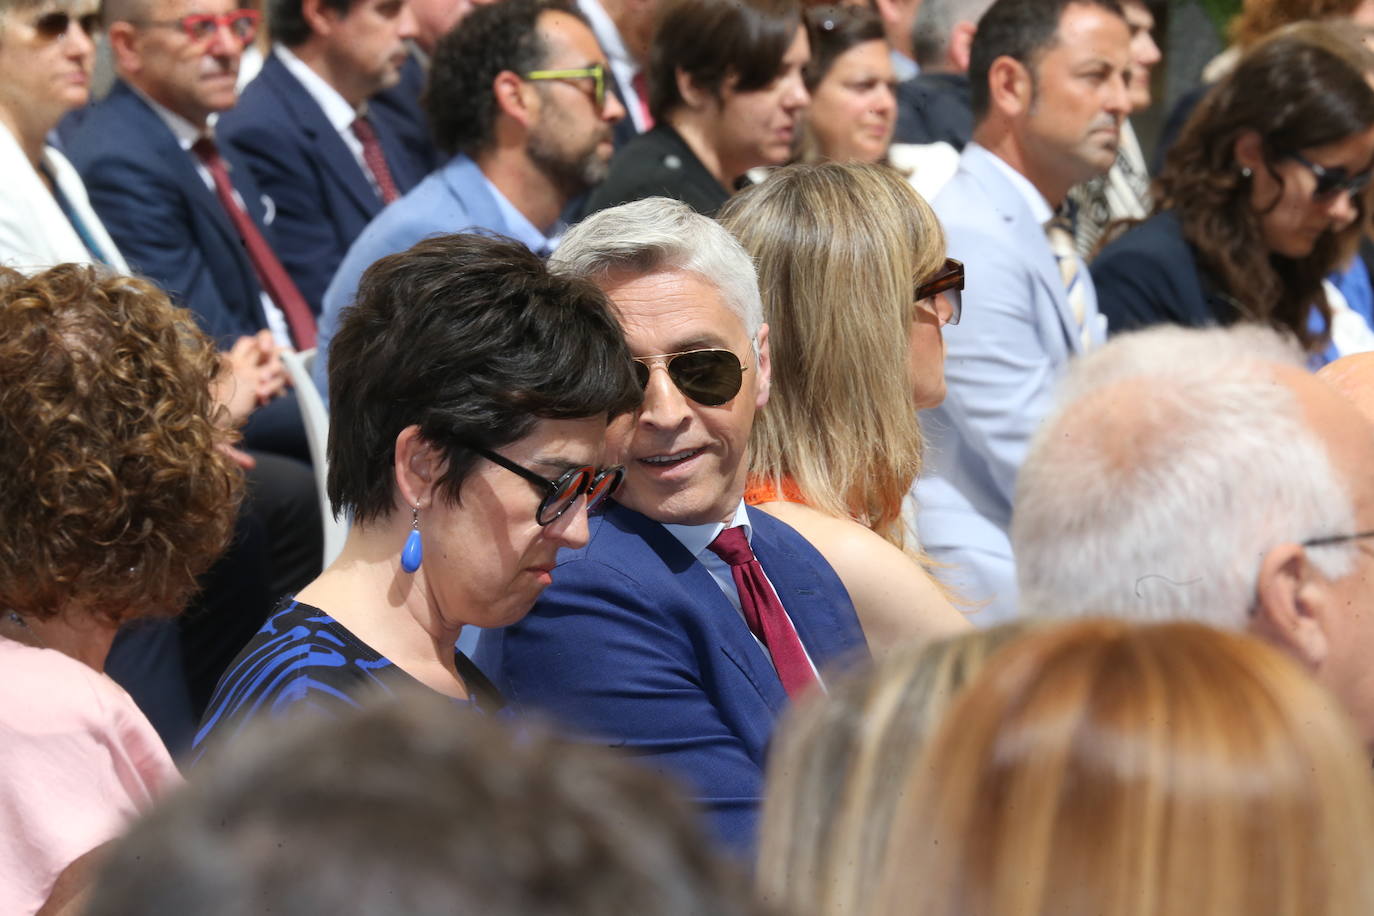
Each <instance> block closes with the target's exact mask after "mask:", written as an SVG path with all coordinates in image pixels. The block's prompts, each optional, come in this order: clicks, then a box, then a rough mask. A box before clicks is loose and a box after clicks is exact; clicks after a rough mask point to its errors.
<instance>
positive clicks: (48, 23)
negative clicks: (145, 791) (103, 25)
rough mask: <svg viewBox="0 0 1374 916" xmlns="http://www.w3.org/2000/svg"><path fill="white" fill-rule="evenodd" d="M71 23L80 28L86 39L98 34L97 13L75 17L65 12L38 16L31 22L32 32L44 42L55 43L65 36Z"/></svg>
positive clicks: (98, 20)
mask: <svg viewBox="0 0 1374 916" xmlns="http://www.w3.org/2000/svg"><path fill="white" fill-rule="evenodd" d="M73 22H75V23H76V24H77V25H79V26H81V31H83V32H85V33H86V35H87V37H90V38H94V37H95V36H97V35H99V34H100V14H99V13H82V14H81V15H80V16H77V15H74V14H72V13H69V12H67V11H66V10H53V11H52V12H51V13H44V14H43V15H41V16H39V17H38V18H37V19H35V20H34V21H33V30H34V31H35V32H37V33H38V37H39V38H42V39H43V40H44V41H56V40H57V39H59V38H63V37H65V36H66V34H67V31H68V30H69V29H70V28H71V27H72V23H73Z"/></svg>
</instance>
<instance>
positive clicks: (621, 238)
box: [475, 197, 865, 854]
mask: <svg viewBox="0 0 1374 916" xmlns="http://www.w3.org/2000/svg"><path fill="white" fill-rule="evenodd" d="M553 263H554V264H556V265H557V267H558V269H560V270H562V271H564V272H568V273H571V274H574V275H576V276H581V277H585V278H587V279H589V280H591V281H592V282H594V283H596V284H597V285H598V286H600V287H601V288H602V290H604V291H605V292H606V294H607V296H609V297H610V299H611V302H612V304H613V305H614V307H615V310H616V312H617V314H618V316H619V318H620V321H621V325H622V326H623V328H624V330H625V337H626V342H627V343H628V344H629V347H630V354H631V356H633V357H634V360H635V364H636V370H637V371H638V373H639V377H640V381H641V383H642V384H643V385H644V404H643V407H642V409H641V410H640V411H639V413H638V414H637V415H635V416H634V417H633V422H632V423H629V424H627V426H626V428H625V429H623V430H621V435H622V436H623V441H622V443H621V447H622V453H621V454H620V456H619V457H616V458H615V459H614V460H616V461H618V462H622V463H623V464H624V465H625V479H624V483H623V484H622V485H621V487H620V489H619V490H618V491H617V492H616V493H615V495H614V497H613V502H612V503H611V504H610V507H609V508H608V509H607V510H606V511H605V514H604V516H603V517H600V518H595V519H593V520H592V522H591V539H590V541H589V542H588V544H587V545H586V547H584V548H582V549H581V550H577V551H563V552H561V553H560V554H559V566H558V567H557V569H556V571H555V573H554V577H553V585H551V586H550V587H549V588H548V589H547V590H546V591H545V592H544V594H543V596H542V597H541V598H540V600H539V601H538V603H536V604H535V606H534V610H533V611H532V612H531V613H530V615H529V617H528V618H527V619H526V620H524V621H522V622H521V623H519V624H516V625H513V626H510V627H507V628H506V629H504V630H488V631H485V632H484V633H483V634H482V639H481V644H480V647H479V649H478V652H477V657H476V659H475V660H476V661H477V662H478V664H479V665H480V666H482V668H483V670H484V672H485V673H486V674H487V676H488V677H490V678H492V679H493V680H495V681H497V682H498V683H500V684H502V685H504V688H505V692H504V695H505V696H507V697H508V698H510V699H511V700H512V701H513V702H515V703H517V704H520V705H523V706H526V707H529V708H532V709H535V710H538V711H540V712H543V713H545V714H548V715H550V716H552V717H553V718H554V719H555V720H556V721H557V722H559V723H561V724H562V725H563V726H565V727H566V728H568V729H570V730H572V731H573V732H575V733H577V734H580V735H585V736H590V737H591V738H593V739H595V740H601V741H606V742H609V743H613V744H615V745H617V746H623V747H625V748H626V749H627V750H629V751H630V752H632V753H634V754H635V755H637V756H640V757H641V758H643V759H644V760H645V761H646V762H647V763H648V764H649V765H650V766H653V767H654V768H656V769H659V770H662V771H665V772H667V773H669V774H670V775H672V776H673V777H675V778H676V779H677V780H678V781H679V782H681V783H682V784H683V785H685V786H687V787H688V788H689V790H690V791H691V792H692V794H693V795H694V796H695V797H696V798H697V800H698V801H699V802H700V803H701V804H702V805H703V807H704V808H705V809H706V810H707V812H708V813H709V814H710V815H711V817H712V820H713V825H714V827H715V828H716V833H717V835H718V836H719V837H720V839H722V840H723V841H724V842H725V843H727V844H728V845H729V846H731V847H732V848H734V849H735V850H736V851H738V852H741V853H745V854H747V853H748V851H749V849H750V848H751V846H752V844H753V841H754V827H755V821H756V819H757V816H758V805H759V802H760V799H761V797H762V793H763V770H764V756H765V752H766V749H767V746H768V742H769V738H770V737H771V735H772V731H773V724H774V722H775V720H776V718H777V716H778V715H779V714H780V713H781V712H782V711H783V709H784V708H786V706H787V705H788V702H789V700H792V699H795V698H796V697H797V696H798V695H800V694H801V693H802V692H804V691H806V690H809V689H814V687H815V686H817V684H818V683H819V682H820V679H821V677H823V675H824V673H825V671H826V670H827V667H828V666H829V665H831V663H833V662H835V661H836V660H837V659H839V658H841V657H843V656H846V655H849V654H864V653H865V649H864V645H865V644H864V637H863V633H862V632H861V631H860V628H859V622H858V619H857V618H856V617H855V615H854V608H853V605H852V604H851V603H850V600H849V596H848V593H847V592H846V591H845V588H844V586H843V585H842V584H841V583H840V581H839V579H838V578H837V577H836V575H835V573H834V571H833V570H832V569H831V568H830V566H829V565H828V564H827V563H826V562H825V560H824V559H823V558H822V557H821V555H820V554H819V553H817V552H816V550H815V549H814V548H813V547H811V545H810V544H808V543H807V542H806V541H805V540H804V539H803V538H802V537H801V535H799V534H797V533H796V532H795V531H793V530H792V529H791V528H789V527H788V526H786V525H784V524H782V523H781V522H778V521H776V520H775V519H773V518H771V517H770V516H769V515H767V514H766V513H762V512H758V511H755V510H752V509H746V507H745V505H744V502H743V496H744V486H745V476H746V474H747V471H748V461H747V456H746V451H747V444H748V441H749V431H750V429H751V427H752V426H753V422H754V413H755V411H757V410H758V409H759V408H762V407H763V406H764V404H765V403H766V402H767V400H768V391H769V357H768V326H767V325H765V324H763V320H762V303H761V301H760V298H759V293H758V287H757V279H756V275H755V272H754V267H753V263H752V262H751V261H750V258H749V255H748V254H747V253H745V251H744V250H743V248H741V247H740V245H739V243H738V242H736V241H735V239H734V238H733V237H732V236H731V235H730V234H729V233H728V232H727V231H726V230H725V229H724V228H723V227H721V226H720V225H719V224H718V223H716V222H715V221H714V220H712V219H709V218H708V217H705V216H702V215H700V214H697V213H694V212H693V211H692V210H691V208H690V207H689V206H688V205H686V204H684V203H680V202H678V201H672V200H667V199H665V198H661V197H655V198H647V199H645V200H641V201H636V202H634V203H630V204H625V205H622V206H619V207H614V208H611V209H608V210H603V211H601V212H600V213H597V214H595V215H593V216H591V217H589V218H587V219H586V220H585V221H583V222H582V223H580V224H579V225H578V226H576V227H575V228H573V229H572V230H570V231H569V233H568V236H567V238H566V239H565V240H564V242H563V244H562V245H561V246H559V249H558V251H557V253H555V255H554V257H553ZM611 438H612V441H614V440H615V434H614V432H613V434H612V437H611Z"/></svg>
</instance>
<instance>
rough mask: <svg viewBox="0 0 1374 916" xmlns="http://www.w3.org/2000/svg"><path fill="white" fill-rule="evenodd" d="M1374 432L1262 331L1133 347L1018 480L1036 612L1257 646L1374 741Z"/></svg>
mask: <svg viewBox="0 0 1374 916" xmlns="http://www.w3.org/2000/svg"><path fill="white" fill-rule="evenodd" d="M1372 467H1374V427H1372V426H1371V425H1370V423H1369V422H1368V421H1367V420H1366V419H1365V418H1364V417H1363V416H1362V415H1361V414H1360V413H1359V412H1358V411H1357V410H1356V408H1355V407H1354V406H1353V405H1352V404H1351V403H1349V402H1348V401H1347V400H1346V399H1345V398H1343V397H1341V396H1340V395H1339V394H1338V393H1337V392H1336V391H1335V390H1334V389H1332V388H1331V387H1330V386H1328V385H1327V384H1325V383H1324V382H1323V381H1322V380H1320V379H1317V378H1314V377H1313V376H1312V375H1310V374H1309V373H1307V372H1306V371H1305V370H1304V369H1303V367H1302V359H1301V355H1300V354H1299V353H1298V352H1297V351H1296V349H1294V348H1292V347H1290V346H1289V345H1288V343H1287V342H1286V341H1285V340H1284V339H1283V338H1281V337H1280V336H1279V335H1278V334H1276V333H1274V332H1272V331H1269V330H1266V329H1263V328H1260V327H1256V326H1238V327H1234V328H1229V329H1208V330H1191V329H1183V328H1160V329H1155V330H1150V331H1145V332H1141V333H1137V334H1129V335H1124V336H1122V337H1120V338H1117V339H1115V340H1114V341H1112V342H1111V343H1109V344H1108V345H1107V346H1106V347H1104V348H1103V349H1101V350H1099V351H1098V352H1096V353H1094V354H1093V355H1091V356H1089V357H1087V358H1085V359H1084V360H1083V361H1082V362H1080V363H1079V365H1078V366H1077V367H1075V369H1074V370H1073V371H1072V372H1071V373H1070V375H1069V376H1068V378H1067V380H1066V382H1065V387H1064V389H1063V391H1062V393H1061V401H1060V406H1059V407H1058V409H1057V411H1056V412H1055V413H1054V414H1053V415H1051V417H1050V418H1049V419H1048V420H1047V421H1046V423H1045V425H1044V426H1043V427H1042V428H1041V429H1040V430H1039V432H1038V434H1037V435H1036V437H1035V439H1034V441H1033V443H1032V446H1031V449H1030V453H1029V455H1028V457H1027V460H1026V462H1025V464H1024V465H1023V466H1022V469H1021V474H1020V477H1019V479H1018V481H1017V493H1016V513H1015V518H1014V520H1013V524H1012V543H1013V546H1014V549H1015V552H1016V557H1017V570H1018V578H1019V585H1020V593H1021V600H1022V609H1023V611H1024V612H1025V613H1027V614H1032V615H1045V616H1060V617H1071V616H1088V615H1109V616H1120V617H1130V618H1136V619H1141V620H1168V619H1193V620H1200V621H1203V622H1206V623H1210V624H1213V625H1215V626H1219V627H1224V628H1227V629H1236V630H1248V631H1251V632H1253V633H1254V634H1256V635H1258V636H1260V637H1262V638H1264V639H1266V640H1268V641H1270V642H1272V643H1274V644H1276V645H1278V646H1279V647H1281V648H1282V649H1284V650H1285V651H1287V652H1288V653H1289V654H1290V655H1292V656H1294V657H1295V658H1296V659H1298V660H1299V661H1300V662H1302V663H1303V664H1304V665H1305V666H1306V667H1308V668H1309V669H1310V670H1311V671H1312V672H1313V674H1314V675H1315V676H1316V678H1317V679H1318V680H1320V681H1321V682H1323V683H1324V684H1325V685H1326V686H1327V687H1329V688H1330V689H1331V690H1332V692H1333V693H1334V694H1335V696H1336V697H1338V698H1339V699H1340V700H1341V701H1342V702H1343V703H1344V705H1345V706H1346V708H1347V710H1348V711H1349V712H1350V714H1351V715H1352V716H1353V717H1354V719H1355V720H1356V721H1357V723H1358V724H1359V725H1360V727H1361V728H1362V730H1363V733H1364V735H1365V737H1366V738H1367V739H1371V740H1374V666H1371V665H1370V664H1369V658H1370V655H1371V652H1374V555H1371V551H1374V475H1371V474H1370V468H1372Z"/></svg>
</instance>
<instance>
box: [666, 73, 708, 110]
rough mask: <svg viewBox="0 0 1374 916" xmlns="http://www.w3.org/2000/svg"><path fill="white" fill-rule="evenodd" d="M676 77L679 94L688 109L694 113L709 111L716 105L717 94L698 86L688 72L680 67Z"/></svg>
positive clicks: (675, 74)
mask: <svg viewBox="0 0 1374 916" xmlns="http://www.w3.org/2000/svg"><path fill="white" fill-rule="evenodd" d="M674 76H675V77H676V78H677V94H678V95H679V96H681V97H682V102H683V104H684V105H686V106H687V107H688V108H690V109H692V110H693V111H707V110H709V109H710V108H711V106H712V105H714V104H715V103H716V96H715V94H714V93H711V92H708V91H707V90H705V89H703V88H702V87H700V86H698V85H697V83H696V80H694V79H692V76H691V74H689V73H688V72H687V71H686V70H683V69H682V68H681V67H678V68H677V70H676V71H675V73H674Z"/></svg>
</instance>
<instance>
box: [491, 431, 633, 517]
mask: <svg viewBox="0 0 1374 916" xmlns="http://www.w3.org/2000/svg"><path fill="white" fill-rule="evenodd" d="M467 448H468V449H470V450H471V451H474V452H476V453H477V454H479V455H481V456H482V457H483V458H485V459H487V460H488V461H490V462H491V463H492V464H495V465H497V466H499V467H503V468H505V469H506V470H508V471H510V472H511V473H513V474H517V475H519V476H520V477H523V478H525V479H526V480H528V481H529V482H530V483H532V484H534V485H535V486H536V487H539V489H540V490H541V491H543V493H544V498H543V499H541V500H540V501H539V508H538V509H536V510H535V511H534V520H535V521H536V522H538V523H539V525H540V527H543V526H545V525H551V524H553V523H554V522H555V521H557V520H558V519H559V517H560V516H562V515H563V513H564V512H567V511H568V509H569V508H571V507H572V504H573V503H575V502H577V497H579V496H581V495H582V494H583V493H586V494H587V511H588V512H592V511H595V510H596V508H597V507H598V506H600V505H601V503H602V502H604V501H605V500H606V497H608V496H610V495H611V494H612V493H614V492H615V491H616V489H617V488H618V487H619V486H620V481H621V480H623V479H624V478H625V468H623V467H622V466H620V465H616V466H615V467H609V468H601V469H600V470H597V469H596V468H594V467H592V466H591V465H587V466H585V467H577V468H568V469H567V470H566V471H564V472H563V473H562V474H560V475H558V478H557V479H556V480H549V479H548V478H547V477H542V476H540V475H539V474H536V473H535V472H534V471H531V470H530V469H529V468H527V467H524V466H522V465H519V464H516V463H515V462H514V461H511V460H510V459H509V458H507V457H506V456H504V455H500V454H498V453H496V452H493V451H490V450H489V449H485V448H482V447H481V446H478V445H469V446H467Z"/></svg>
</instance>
